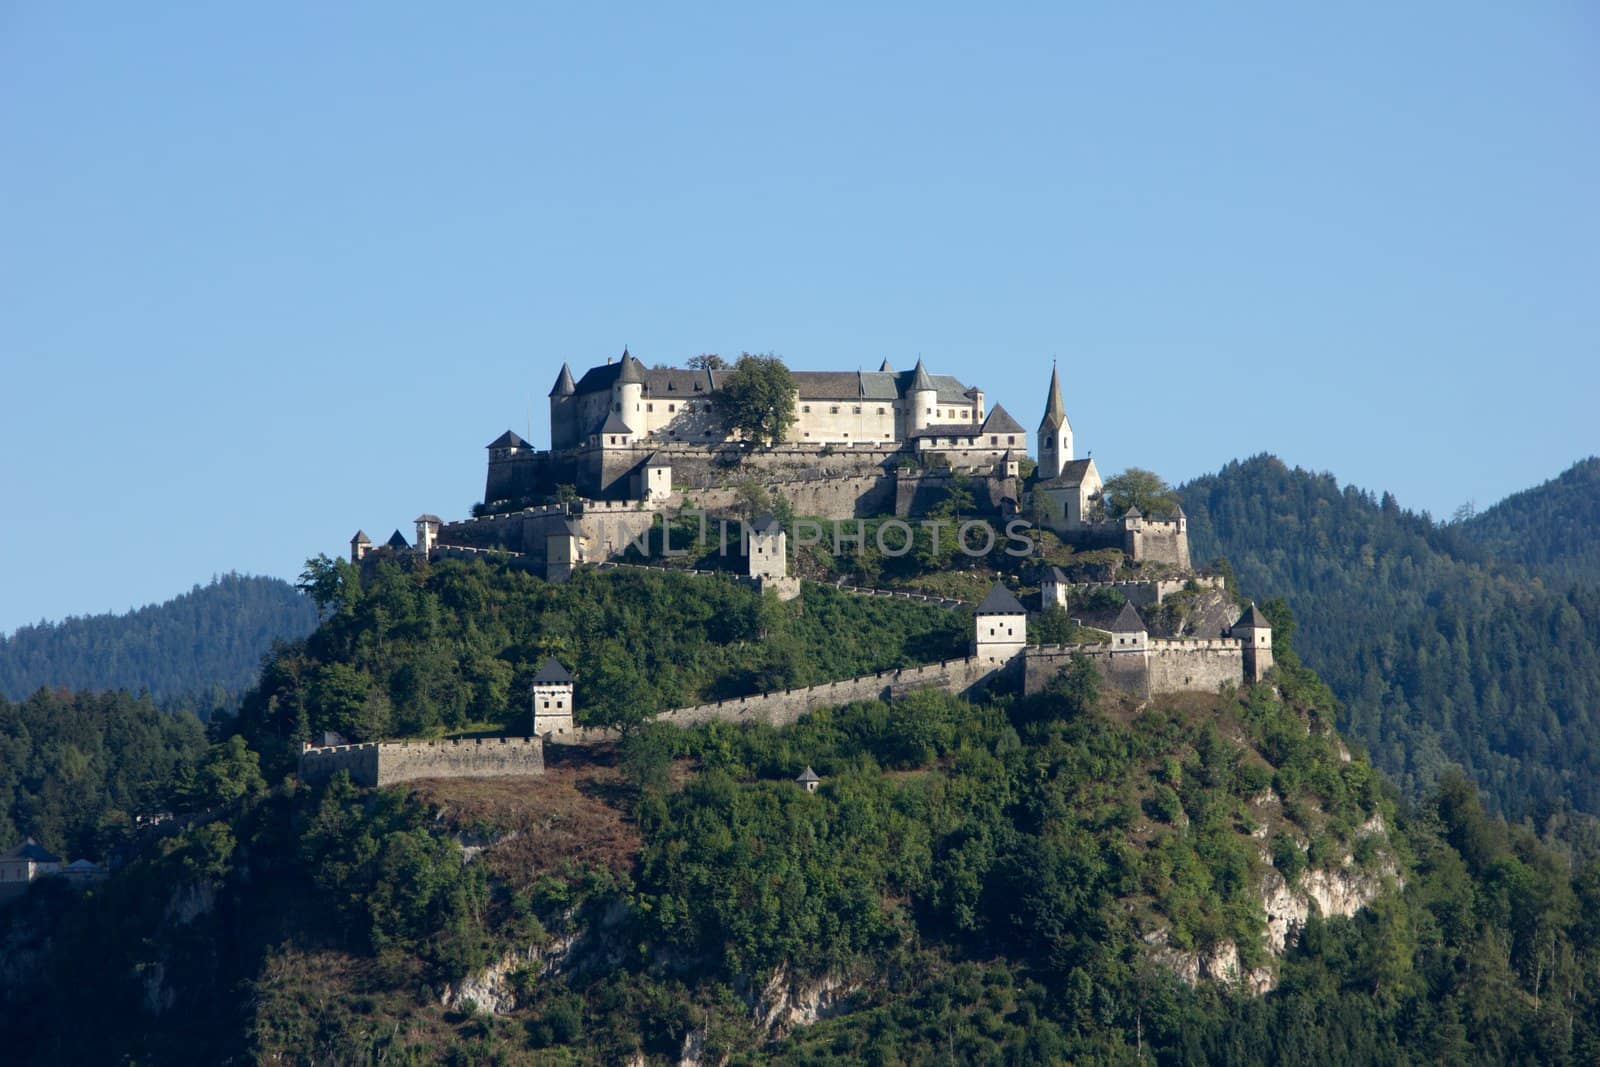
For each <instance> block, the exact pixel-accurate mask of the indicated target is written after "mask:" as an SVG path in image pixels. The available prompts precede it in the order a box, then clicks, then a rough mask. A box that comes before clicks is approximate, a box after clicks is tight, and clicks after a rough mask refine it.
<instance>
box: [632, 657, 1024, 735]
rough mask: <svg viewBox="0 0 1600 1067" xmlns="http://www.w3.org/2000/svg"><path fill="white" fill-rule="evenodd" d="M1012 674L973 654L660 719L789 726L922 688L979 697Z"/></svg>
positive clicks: (668, 714) (721, 703) (1005, 667)
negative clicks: (812, 716)
mask: <svg viewBox="0 0 1600 1067" xmlns="http://www.w3.org/2000/svg"><path fill="white" fill-rule="evenodd" d="M1009 673H1010V667H1009V665H1008V664H1004V663H997V662H995V661H994V660H992V659H981V658H979V657H977V656H969V657H967V658H966V659H953V660H945V661H944V662H942V663H930V664H928V665H927V666H925V667H903V668H901V669H899V670H892V671H880V672H879V673H877V674H868V675H863V676H861V677H860V678H847V679H845V680H844V681H842V682H825V683H824V684H822V685H813V686H809V687H807V688H805V689H785V690H782V691H779V692H772V693H760V694H757V695H756V696H749V697H736V698H734V699H732V700H719V701H716V702H715V703H711V704H696V705H694V706H693V707H688V708H674V709H672V710H671V711H663V712H662V713H661V714H660V715H658V716H656V721H657V722H667V723H672V724H673V725H674V726H697V725H699V724H700V723H706V722H764V723H770V724H771V725H773V726H786V725H788V724H789V723H792V722H794V721H796V720H797V719H799V718H800V717H801V716H803V715H806V714H808V713H810V712H813V711H816V710H817V709H818V708H832V707H839V706H841V705H844V704H852V703H855V702H856V701H860V700H883V701H893V700H896V699H899V698H900V697H903V696H905V695H906V694H907V693H911V692H915V691H916V690H919V689H942V690H944V691H945V692H947V693H954V694H956V695H957V696H977V695H978V694H979V692H980V691H982V690H983V689H985V688H987V687H988V686H990V685H995V686H1001V685H1004V684H1006V683H1007V681H1008V677H1007V676H1008V675H1009ZM1010 684H1012V685H1014V684H1015V683H1014V682H1012V683H1010Z"/></svg>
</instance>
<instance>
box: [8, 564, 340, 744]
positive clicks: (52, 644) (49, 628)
mask: <svg viewBox="0 0 1600 1067" xmlns="http://www.w3.org/2000/svg"><path fill="white" fill-rule="evenodd" d="M316 624H317V615H316V609H315V608H314V607H313V606H312V604H311V602H310V601H308V600H307V599H306V598H305V597H303V596H301V595H300V593H299V592H297V591H296V590H295V588H294V586H292V585H290V584H289V583H288V582H285V581H283V580H281V579H279V578H263V577H257V576H251V575H243V574H225V575H222V576H221V577H219V578H214V579H212V581H211V582H210V583H209V584H207V585H203V586H202V585H197V586H195V587H194V588H193V589H191V590H190V591H189V592H187V593H184V594H182V595H181V596H176V597H173V598H172V599H171V600H168V601H166V602H165V603H162V604H152V605H149V606H148V607H143V608H139V609H137V610H135V611H130V612H128V613H127V614H125V615H90V616H84V617H74V618H70V619H65V620H63V621H61V622H42V623H39V624H37V625H35V626H24V627H22V628H21V629H19V630H17V631H16V633H14V634H11V635H10V636H9V637H8V636H6V635H4V634H0V696H6V697H9V698H11V699H12V700H21V699H23V698H24V697H26V696H29V695H30V694H32V693H33V692H34V691H36V690H38V689H41V688H45V687H51V688H53V687H56V686H61V687H65V688H67V689H125V690H127V691H128V692H130V693H134V694H137V693H140V692H148V693H149V694H150V695H151V697H152V698H153V699H154V700H155V701H156V702H157V703H158V704H160V705H162V706H163V707H169V708H170V707H187V708H191V709H193V710H195V711H197V712H199V713H201V714H206V713H209V712H210V711H212V710H213V709H215V708H217V707H226V706H229V705H231V703H232V701H233V700H234V699H235V698H236V697H237V696H238V694H240V693H242V692H243V691H244V690H245V689H247V688H249V687H250V686H251V685H252V684H253V683H254V682H255V679H256V673H257V672H258V671H259V670H260V669H261V660H262V657H263V656H265V655H266V654H267V652H268V651H269V650H270V649H271V648H272V645H273V642H275V641H292V640H295V639H297V638H300V637H304V636H305V635H306V634H308V633H310V632H311V630H312V629H313V628H314V627H315V626H316Z"/></svg>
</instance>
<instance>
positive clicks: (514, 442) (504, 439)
mask: <svg viewBox="0 0 1600 1067" xmlns="http://www.w3.org/2000/svg"><path fill="white" fill-rule="evenodd" d="M484 447H485V448H527V447H529V446H528V442H526V441H524V440H523V439H522V438H520V437H518V436H517V435H516V434H515V433H513V432H512V431H510V430H507V431H506V432H505V433H503V434H501V435H500V436H499V437H496V438H495V439H494V440H493V441H490V442H489V443H488V444H487V445H485V446H484Z"/></svg>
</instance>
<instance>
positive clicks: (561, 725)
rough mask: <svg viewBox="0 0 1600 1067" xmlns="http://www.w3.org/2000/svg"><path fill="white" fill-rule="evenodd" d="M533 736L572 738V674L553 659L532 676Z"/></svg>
mask: <svg viewBox="0 0 1600 1067" xmlns="http://www.w3.org/2000/svg"><path fill="white" fill-rule="evenodd" d="M532 689H533V736H535V737H550V736H554V737H557V738H560V737H563V736H570V735H571V734H572V732H573V727H572V674H571V672H569V671H568V670H567V669H566V668H565V667H563V666H562V665H561V661H560V660H558V659H556V658H555V657H554V656H551V657H550V658H549V659H547V660H545V661H544V666H543V667H540V668H539V673H538V674H536V675H534V676H533V686H532Z"/></svg>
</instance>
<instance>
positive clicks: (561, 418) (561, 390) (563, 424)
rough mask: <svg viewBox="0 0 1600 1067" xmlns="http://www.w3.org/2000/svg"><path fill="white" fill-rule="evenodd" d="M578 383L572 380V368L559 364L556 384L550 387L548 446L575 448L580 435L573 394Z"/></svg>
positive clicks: (575, 392) (576, 390) (576, 389)
mask: <svg viewBox="0 0 1600 1067" xmlns="http://www.w3.org/2000/svg"><path fill="white" fill-rule="evenodd" d="M577 392H578V383H577V382H575V381H573V380H572V368H571V367H569V366H567V365H566V364H565V363H563V364H561V373H560V374H558V375H556V384H555V385H553V386H551V388H550V447H551V448H577V447H578V444H579V442H580V439H581V437H582V435H581V433H580V432H579V428H578V408H577V401H576V400H574V399H573V398H574V396H575V395H576V394H577Z"/></svg>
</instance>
